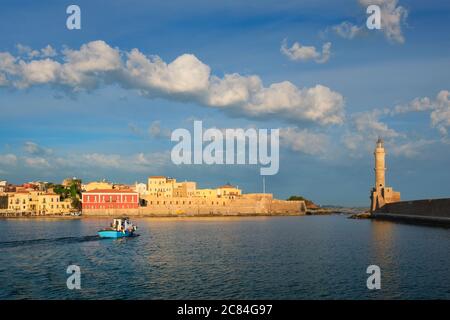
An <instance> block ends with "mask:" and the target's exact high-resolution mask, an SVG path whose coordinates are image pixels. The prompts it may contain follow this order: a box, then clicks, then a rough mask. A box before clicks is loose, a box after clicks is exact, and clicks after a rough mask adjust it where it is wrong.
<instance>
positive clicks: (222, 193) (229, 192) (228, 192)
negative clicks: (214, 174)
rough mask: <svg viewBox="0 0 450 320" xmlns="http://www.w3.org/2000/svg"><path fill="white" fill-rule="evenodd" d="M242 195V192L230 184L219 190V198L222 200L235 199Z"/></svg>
mask: <svg viewBox="0 0 450 320" xmlns="http://www.w3.org/2000/svg"><path fill="white" fill-rule="evenodd" d="M241 195H242V191H241V190H240V189H239V188H237V187H235V186H232V185H231V184H229V183H227V184H226V185H224V186H221V187H218V188H217V196H218V197H221V198H235V197H240V196H241Z"/></svg>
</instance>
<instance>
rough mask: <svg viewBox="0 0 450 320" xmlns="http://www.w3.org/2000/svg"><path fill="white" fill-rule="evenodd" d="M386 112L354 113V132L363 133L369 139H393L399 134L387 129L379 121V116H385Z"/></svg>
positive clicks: (384, 124) (376, 110)
mask: <svg viewBox="0 0 450 320" xmlns="http://www.w3.org/2000/svg"><path fill="white" fill-rule="evenodd" d="M386 113H387V111H380V110H378V109H374V110H372V111H368V112H360V113H356V114H354V115H353V116H352V121H353V124H354V126H355V128H356V131H358V132H360V133H365V134H366V135H367V136H369V137H371V138H373V139H374V138H377V137H383V138H395V137H399V136H400V134H399V133H398V132H397V131H395V130H394V129H391V128H389V127H388V125H387V124H386V123H383V122H381V121H380V119H379V118H380V116H381V115H383V114H386Z"/></svg>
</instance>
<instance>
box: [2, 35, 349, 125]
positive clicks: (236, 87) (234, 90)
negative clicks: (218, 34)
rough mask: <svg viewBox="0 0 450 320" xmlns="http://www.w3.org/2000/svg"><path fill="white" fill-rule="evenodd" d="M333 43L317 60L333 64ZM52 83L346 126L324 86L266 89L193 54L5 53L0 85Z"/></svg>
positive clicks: (334, 96) (98, 47) (96, 47)
mask: <svg viewBox="0 0 450 320" xmlns="http://www.w3.org/2000/svg"><path fill="white" fill-rule="evenodd" d="M329 54H330V45H329V44H325V45H324V47H323V52H322V54H320V55H319V56H316V58H315V59H316V60H317V61H318V62H324V61H326V60H328V58H329ZM44 84H48V85H53V86H54V87H55V88H65V89H69V90H71V91H74V92H77V91H81V90H93V89H95V88H97V87H98V86H99V85H101V84H117V85H119V86H122V87H123V88H126V89H133V90H138V91H139V92H140V93H141V94H142V95H143V96H146V97H148V98H154V97H163V98H166V99H175V100H181V101H189V102H196V103H199V104H201V105H204V106H207V107H214V108H220V109H222V110H226V111H228V112H231V113H234V114H239V115H243V116H246V117H274V118H279V119H285V120H288V121H293V122H296V121H297V122H298V121H300V122H302V121H307V122H315V123H318V124H321V125H330V124H341V123H342V122H343V120H344V98H343V97H342V95H341V94H339V93H338V92H335V91H332V90H331V89H330V88H328V87H325V86H323V85H320V84H318V85H316V86H314V87H311V88H298V87H297V86H295V85H294V84H292V83H291V82H289V81H283V82H279V83H273V84H271V85H269V86H268V87H265V86H264V85H263V83H262V80H261V79H260V78H259V77H258V76H256V75H250V76H242V75H240V74H237V73H233V74H225V75H224V76H223V78H219V77H217V76H214V75H212V74H211V70H210V67H209V66H208V65H206V64H204V63H203V62H201V61H200V60H199V59H198V58H197V57H196V56H194V55H193V54H183V55H181V56H179V57H178V58H176V59H175V60H174V61H172V62H170V63H166V62H164V61H163V60H162V59H161V58H159V57H157V56H150V57H149V56H146V55H144V54H143V53H141V52H140V51H139V50H138V49H133V50H131V51H130V52H126V53H122V52H120V50H119V49H118V48H112V47H110V46H109V45H108V44H107V43H105V42H104V41H93V42H89V43H87V44H84V45H82V46H81V48H80V49H79V50H72V49H65V50H63V51H62V57H61V59H59V60H57V59H56V58H45V59H36V60H31V61H29V60H23V59H21V58H20V57H14V56H12V55H11V54H10V53H7V52H3V53H0V85H11V86H14V87H16V88H19V89H20V88H28V87H31V86H35V85H44Z"/></svg>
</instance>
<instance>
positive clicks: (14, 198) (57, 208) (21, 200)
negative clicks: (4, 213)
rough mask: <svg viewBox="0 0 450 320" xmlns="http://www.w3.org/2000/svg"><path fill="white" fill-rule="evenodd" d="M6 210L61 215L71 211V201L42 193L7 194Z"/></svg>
mask: <svg viewBox="0 0 450 320" xmlns="http://www.w3.org/2000/svg"><path fill="white" fill-rule="evenodd" d="M8 210H10V211H16V212H31V213H34V214H38V215H41V214H42V215H45V214H61V213H68V212H71V211H72V205H71V200H70V199H66V200H64V201H61V200H60V196H59V195H58V194H55V193H46V192H43V191H30V192H14V193H8Z"/></svg>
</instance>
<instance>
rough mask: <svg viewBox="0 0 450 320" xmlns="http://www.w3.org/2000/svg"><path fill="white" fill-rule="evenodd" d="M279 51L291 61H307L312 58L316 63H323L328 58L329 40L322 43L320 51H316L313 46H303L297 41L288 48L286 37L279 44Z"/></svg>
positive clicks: (329, 53)
mask: <svg viewBox="0 0 450 320" xmlns="http://www.w3.org/2000/svg"><path fill="white" fill-rule="evenodd" d="M280 51H281V53H283V54H284V55H285V56H287V57H288V58H289V59H291V60H292V61H308V60H314V61H316V62H317V63H325V62H327V61H328V60H329V59H330V55H331V42H326V43H324V44H323V45H322V53H320V52H319V51H317V49H316V47H314V46H303V45H301V44H300V43H299V42H294V44H293V45H292V46H291V47H290V48H289V47H288V44H287V41H286V39H285V40H284V41H283V43H282V44H281V48H280Z"/></svg>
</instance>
